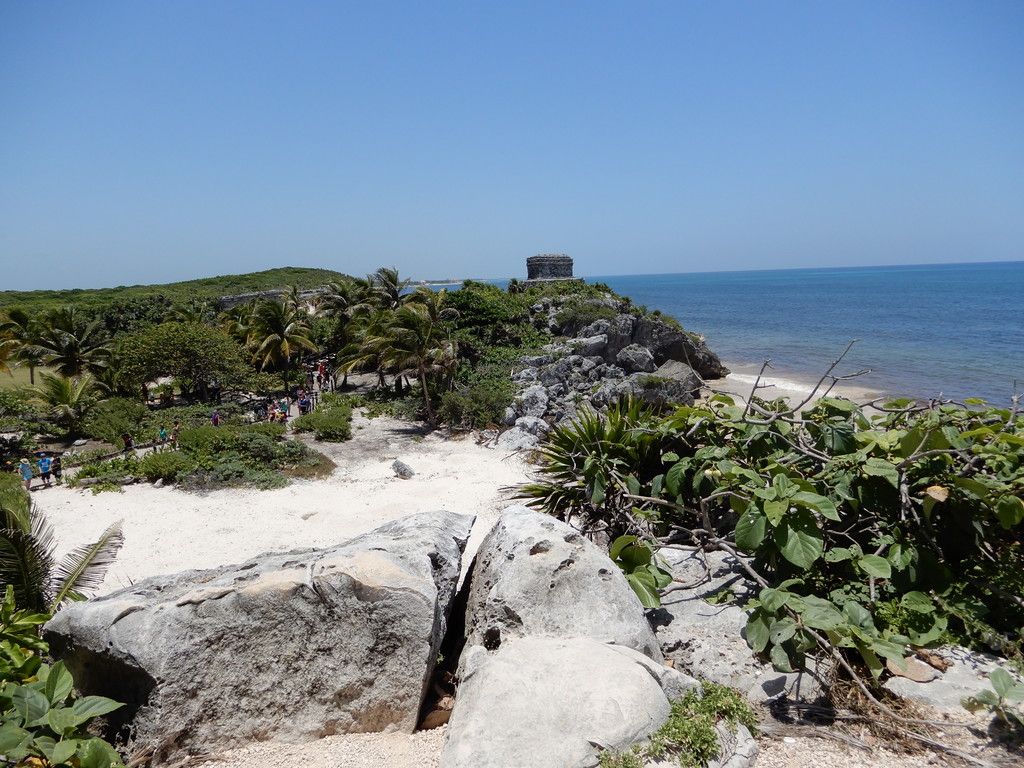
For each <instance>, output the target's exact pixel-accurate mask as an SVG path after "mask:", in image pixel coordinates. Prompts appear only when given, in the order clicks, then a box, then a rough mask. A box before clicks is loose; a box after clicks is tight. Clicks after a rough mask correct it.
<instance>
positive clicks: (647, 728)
mask: <svg viewBox="0 0 1024 768" xmlns="http://www.w3.org/2000/svg"><path fill="white" fill-rule="evenodd" d="M460 680H461V682H460V685H459V695H458V698H457V699H456V702H455V711H454V712H453V713H452V717H451V720H450V721H449V723H448V736H447V740H446V742H445V746H444V751H443V752H442V753H441V768H523V767H524V766H530V768H583V767H584V766H587V767H588V768H590V767H592V766H596V765H597V764H598V755H599V754H600V752H601V751H602V750H603V749H609V750H616V751H619V750H625V749H627V748H629V747H630V746H631V745H633V744H635V743H637V742H639V741H643V740H644V739H645V738H646V737H648V736H649V735H650V734H651V733H653V732H654V731H656V730H657V729H658V728H659V727H660V726H661V724H662V723H664V722H665V720H666V719H667V718H668V715H669V709H670V704H669V700H670V699H675V698H679V697H680V696H682V695H684V694H685V693H686V691H687V690H689V689H690V688H692V687H693V686H695V685H696V684H697V682H696V681H695V680H694V679H693V678H690V677H688V676H686V675H682V674H680V673H678V672H676V671H675V670H672V669H669V668H667V667H664V666H662V665H661V664H658V663H655V662H653V661H651V660H650V659H649V658H647V657H646V656H644V655H643V654H641V653H638V652H636V651H634V650H633V649H631V648H623V647H621V646H616V645H607V644H604V643H601V642H598V641H596V640H593V639H590V638H555V637H525V638H520V639H514V640H510V641H509V642H506V643H502V645H501V648H499V649H498V650H497V651H496V652H495V653H493V654H488V653H487V652H486V651H485V650H484V649H483V648H481V647H479V646H477V647H474V648H470V649H469V650H467V651H466V653H465V654H464V655H463V658H462V662H461V664H460Z"/></svg>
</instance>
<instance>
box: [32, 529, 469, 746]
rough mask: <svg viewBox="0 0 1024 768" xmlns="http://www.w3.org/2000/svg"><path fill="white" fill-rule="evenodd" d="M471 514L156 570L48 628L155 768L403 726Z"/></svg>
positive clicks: (427, 666) (407, 726)
mask: <svg viewBox="0 0 1024 768" xmlns="http://www.w3.org/2000/svg"><path fill="white" fill-rule="evenodd" d="M472 523H473V518H472V517H471V516H466V515H457V514H451V513H448V512H430V513H423V514H418V515H412V516H409V517H406V518H402V519H400V520H396V521H394V522H391V523H389V524H387V525H384V526H382V527H380V528H378V529H376V530H374V531H372V532H370V533H367V534H364V535H362V536H359V537H357V538H355V539H352V540H350V541H348V542H345V543H343V544H339V545H337V546H334V547H332V548H329V549H310V550H300V551H293V552H287V553H283V554H268V555H263V556H260V557H257V558H253V559H252V560H249V561H247V562H245V563H243V564H241V565H232V566H225V567H222V568H217V569H212V570H204V571H186V572H182V573H177V574H172V575H168V576H157V577H154V578H150V579H146V580H144V581H141V582H139V583H137V584H135V585H133V586H132V587H130V588H128V589H124V590H122V591H120V592H115V593H113V594H110V595H107V596H104V597H100V598H96V599H94V600H90V601H88V602H82V603H74V604H72V605H70V606H68V607H67V608H64V609H63V610H61V611H60V612H59V613H57V615H56V616H55V617H54V618H53V619H52V620H51V621H50V622H49V623H48V624H47V625H46V627H45V636H46V639H47V640H48V642H49V643H50V648H51V650H52V652H53V653H54V655H55V656H56V657H58V658H61V659H63V660H64V661H65V662H66V663H67V665H68V667H69V669H70V670H71V671H72V673H73V674H74V677H75V682H76V685H77V686H78V687H79V689H80V690H81V692H82V693H83V694H97V695H104V696H110V697H112V698H114V699H117V700H118V701H123V702H126V703H127V704H128V706H127V707H126V708H125V709H124V710H121V711H119V712H118V713H117V714H118V716H119V717H120V718H121V720H122V722H120V723H114V725H115V726H118V725H128V726H130V727H131V729H132V730H133V733H134V746H135V747H137V748H139V749H146V748H151V749H152V750H153V764H154V765H159V764H162V763H167V762H172V761H178V760H181V759H184V758H185V757H188V756H190V755H199V754H204V753H210V752H217V751H220V750H223V749H226V748H230V747H232V746H236V745H239V744H244V743H248V742H253V741H263V740H275V741H285V742H299V741H307V740H312V739H318V738H322V737H324V736H328V735H331V734H337V733H355V732H366V731H385V730H397V731H406V732H411V731H412V730H413V729H414V728H415V726H416V722H417V717H418V713H419V709H420V706H421V704H422V700H423V696H424V692H425V690H426V687H427V685H428V682H429V680H430V677H431V674H432V672H433V669H434V664H435V661H436V659H437V654H438V649H439V647H440V644H441V640H442V638H443V636H444V634H445V631H446V627H447V624H448V618H449V610H450V604H451V599H452V596H453V593H454V591H455V588H456V584H457V581H458V578H459V573H460V565H461V558H462V553H463V551H464V549H465V545H466V541H467V539H468V537H469V532H470V528H471V526H472Z"/></svg>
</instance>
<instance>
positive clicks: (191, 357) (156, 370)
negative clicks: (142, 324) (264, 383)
mask: <svg viewBox="0 0 1024 768" xmlns="http://www.w3.org/2000/svg"><path fill="white" fill-rule="evenodd" d="M117 352H118V354H117V356H118V359H119V360H120V364H121V375H122V376H123V377H124V378H125V379H126V380H128V381H132V382H134V383H135V384H137V385H142V384H146V383H149V382H152V381H156V380H157V379H159V378H161V377H164V376H167V377H170V378H173V379H177V380H178V382H179V384H180V385H181V387H182V389H183V391H184V392H186V393H191V392H197V391H198V392H200V393H202V394H204V395H205V392H206V390H207V387H209V385H210V384H212V383H213V382H215V381H216V382H218V383H219V384H220V385H221V386H224V387H233V386H237V385H238V384H240V383H241V382H242V381H244V380H245V379H246V377H247V376H248V374H249V373H251V368H250V367H249V366H248V365H247V364H246V362H245V360H244V359H243V357H242V350H241V348H240V347H239V346H238V344H236V343H235V341H234V340H232V338H231V337H230V336H228V334H227V333H225V332H224V331H222V330H220V329H219V328H211V327H209V326H206V325H203V324H201V323H163V324H162V325H156V326H153V327H151V328H147V329H146V330H144V331H139V332H138V333H133V334H131V335H129V336H126V337H124V338H123V339H122V340H121V343H120V345H119V346H118V350H117Z"/></svg>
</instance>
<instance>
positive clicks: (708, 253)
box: [0, 0, 1024, 288]
mask: <svg viewBox="0 0 1024 768" xmlns="http://www.w3.org/2000/svg"><path fill="white" fill-rule="evenodd" d="M546 251H564V252H568V253H569V254H571V255H572V256H574V257H575V259H576V263H577V271H578V272H579V273H583V274H617V273H648V272H650V273H658V272H684V271H704V270H719V269H757V268H782V267H801V266H838V265H854V264H858V265H859V264H893V263H925V262H947V261H991V260H1013V259H1022V258H1024V2H1019V1H1018V0H1009V1H1007V2H1000V1H999V0H986V1H985V2H981V3H977V2H956V3H953V2H941V1H939V0H928V1H927V2H899V3H892V2H878V3H873V2H861V1H858V2H838V1H837V2H796V1H789V2H747V3H739V2H710V1H708V2H663V3H662V2H650V3H635V2H629V3H627V2H623V3H597V2H580V3H569V2H538V3H529V2H517V3H502V4H498V3H481V2H472V3H413V2H408V3H396V2H381V3H366V2H361V3H358V4H357V3H352V4H349V3H341V2H323V3H319V2H317V3H314V2H304V3H302V2H288V3H285V2H281V3H266V2H228V1H226V0H224V1H218V2H212V3H211V2H173V3H137V2H124V3H119V2H100V3H81V2H50V3H16V2H6V3H0V274H2V275H3V277H2V278H0V288H42V287H72V286H82V287H87V286H100V285H116V284H124V283H139V282H157V281H166V280H175V279H186V278H190V277H195V276H200V275H211V274H223V273H230V272H241V271H249V270H254V269H263V268H267V267H271V266H282V265H302V266H323V267H330V268H335V269H340V270H344V271H348V272H352V273H357V274H358V273H363V272H366V271H368V270H371V269H372V268H374V267H376V266H378V265H380V264H394V265H396V266H398V267H399V268H400V269H401V270H402V271H403V272H406V273H409V274H411V275H413V276H416V277H441V276H448V275H452V276H480V277H499V276H509V275H517V274H520V273H521V272H523V270H524V266H523V260H524V259H525V257H526V256H529V255H531V254H533V253H537V252H546Z"/></svg>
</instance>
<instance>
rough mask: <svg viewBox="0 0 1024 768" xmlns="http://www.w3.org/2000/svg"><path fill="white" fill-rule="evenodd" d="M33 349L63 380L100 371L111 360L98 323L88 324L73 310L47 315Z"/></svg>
mask: <svg viewBox="0 0 1024 768" xmlns="http://www.w3.org/2000/svg"><path fill="white" fill-rule="evenodd" d="M33 346H34V347H35V348H36V349H37V350H39V352H41V359H42V361H43V362H45V363H46V364H47V365H48V366H50V367H51V368H53V369H54V370H55V371H57V373H59V374H61V375H62V376H81V375H82V374H84V373H96V372H98V371H100V370H102V369H103V368H104V367H105V366H106V365H107V362H108V360H109V357H110V339H109V338H108V337H107V334H106V332H105V331H104V330H103V326H102V325H101V323H100V321H99V320H88V319H87V318H85V317H84V316H83V315H82V314H81V313H79V312H78V310H77V309H75V308H74V307H64V308H63V309H58V310H56V311H55V312H52V313H51V314H49V315H48V316H47V317H46V319H45V321H44V322H43V324H42V327H41V329H40V331H39V334H38V336H37V337H36V339H35V343H34V344H33Z"/></svg>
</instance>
